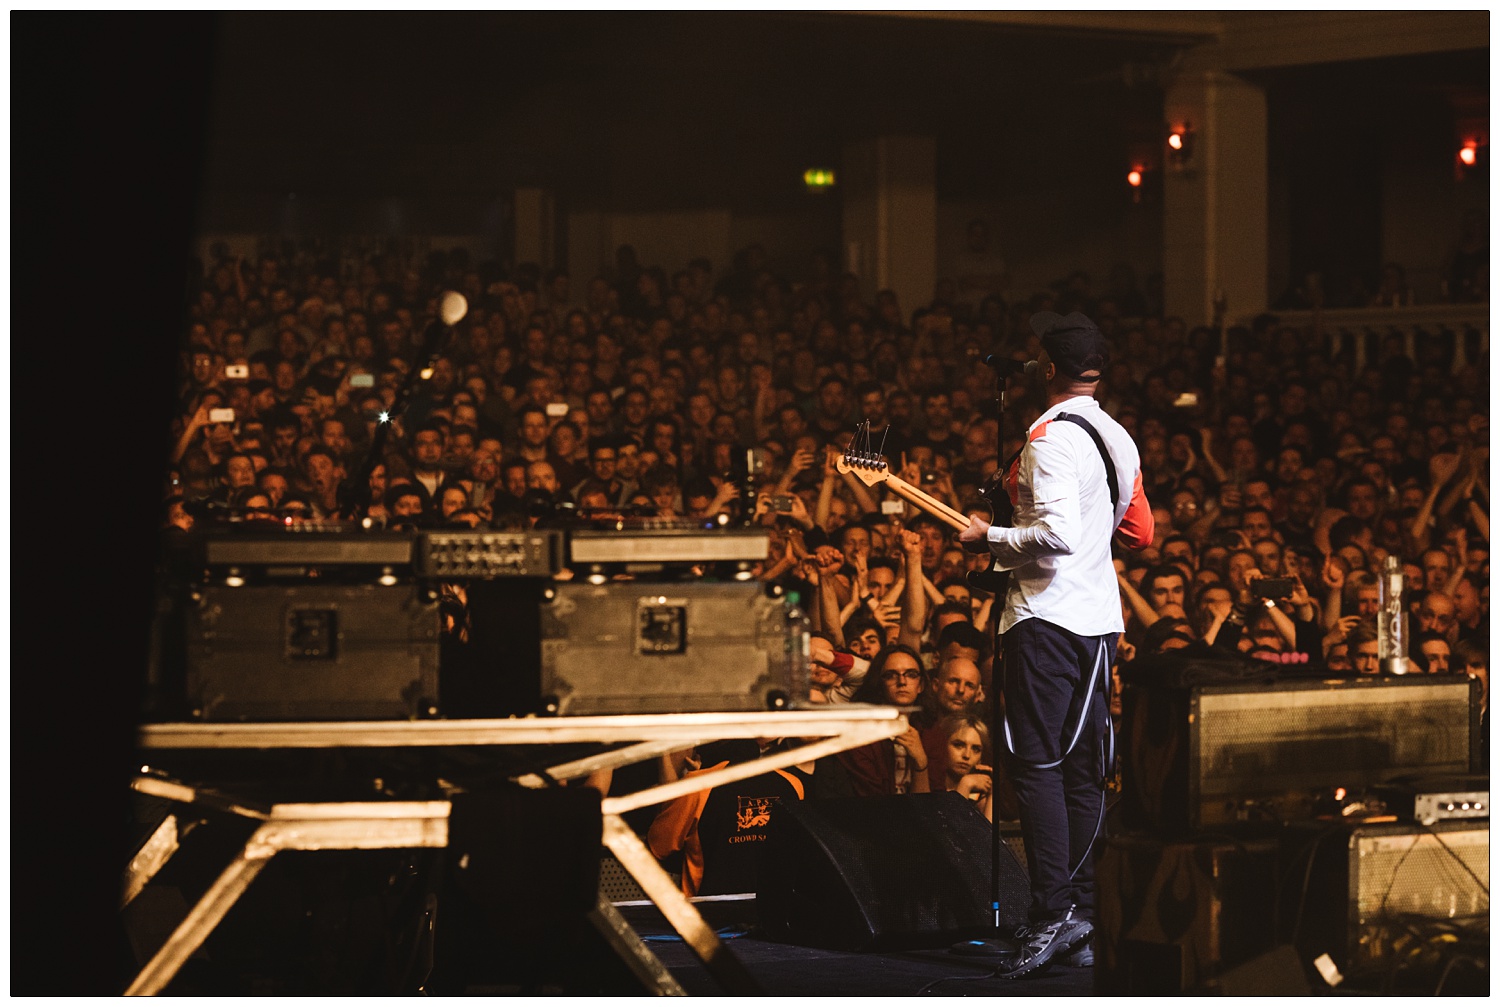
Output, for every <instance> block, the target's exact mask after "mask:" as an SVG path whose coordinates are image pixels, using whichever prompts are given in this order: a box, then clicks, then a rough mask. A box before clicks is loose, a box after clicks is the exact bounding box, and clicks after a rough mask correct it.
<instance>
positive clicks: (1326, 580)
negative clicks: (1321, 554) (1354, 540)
mask: <svg viewBox="0 0 1500 1007" xmlns="http://www.w3.org/2000/svg"><path fill="white" fill-rule="evenodd" d="M1323 586H1324V587H1326V588H1328V590H1330V591H1338V590H1342V589H1343V586H1344V567H1343V564H1342V563H1335V562H1334V554H1333V553H1329V554H1328V555H1327V556H1326V557H1325V558H1324V560H1323Z"/></svg>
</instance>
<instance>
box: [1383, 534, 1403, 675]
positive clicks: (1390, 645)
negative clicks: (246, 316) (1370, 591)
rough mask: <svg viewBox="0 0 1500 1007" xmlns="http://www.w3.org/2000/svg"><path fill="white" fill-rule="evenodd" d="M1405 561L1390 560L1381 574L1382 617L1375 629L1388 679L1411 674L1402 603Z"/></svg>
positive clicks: (1398, 559)
mask: <svg viewBox="0 0 1500 1007" xmlns="http://www.w3.org/2000/svg"><path fill="white" fill-rule="evenodd" d="M1405 579H1406V578H1405V577H1404V576H1403V575H1402V567H1401V557H1399V556H1387V557H1386V558H1385V568H1384V569H1383V570H1381V571H1380V614H1379V616H1378V617H1377V618H1376V623H1375V629H1376V632H1377V633H1378V634H1379V638H1380V670H1381V671H1382V672H1383V673H1385V674H1387V675H1405V674H1406V673H1407V672H1409V671H1410V670H1411V662H1410V661H1409V660H1408V659H1407V656H1406V647H1407V632H1406V608H1405V606H1404V605H1403V604H1402V602H1401V593H1402V591H1401V589H1402V587H1403V584H1404V581H1405Z"/></svg>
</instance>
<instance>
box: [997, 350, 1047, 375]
mask: <svg viewBox="0 0 1500 1007" xmlns="http://www.w3.org/2000/svg"><path fill="white" fill-rule="evenodd" d="M984 362H985V364H986V365H988V366H990V367H993V368H994V369H995V370H997V371H999V372H1000V373H1001V374H1002V375H1007V374H1019V373H1021V372H1022V371H1024V372H1025V373H1026V376H1027V377H1030V376H1031V375H1033V374H1035V373H1036V369H1037V362H1036V361H1035V360H1028V361H1026V362H1025V363H1022V362H1021V361H1019V360H1012V359H1011V358H1010V357H1002V356H1000V355H998V354H995V353H991V354H990V355H989V356H987V357H985V358H984Z"/></svg>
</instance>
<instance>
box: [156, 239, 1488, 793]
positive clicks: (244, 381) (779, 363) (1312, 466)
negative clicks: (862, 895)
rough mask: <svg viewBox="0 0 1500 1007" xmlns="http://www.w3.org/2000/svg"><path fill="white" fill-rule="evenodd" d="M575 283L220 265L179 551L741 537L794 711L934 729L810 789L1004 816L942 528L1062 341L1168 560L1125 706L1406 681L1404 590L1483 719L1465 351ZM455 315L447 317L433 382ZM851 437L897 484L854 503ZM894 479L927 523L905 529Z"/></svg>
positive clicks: (1074, 306) (192, 357) (1429, 645)
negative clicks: (953, 804)
mask: <svg viewBox="0 0 1500 1007" xmlns="http://www.w3.org/2000/svg"><path fill="white" fill-rule="evenodd" d="M981 265H982V263H981ZM579 279H580V278H574V277H571V276H569V275H568V274H567V273H566V272H564V271H561V270H556V269H554V270H542V269H539V268H535V267H531V266H527V265H520V266H517V267H515V268H512V269H508V270H505V269H501V268H499V267H497V266H495V265H494V264H493V263H487V262H486V263H478V262H474V261H471V259H470V258H469V256H468V255H466V254H465V253H464V252H463V251H462V250H453V251H450V252H435V253H432V254H431V255H428V256H426V257H425V258H424V259H420V260H416V261H413V260H411V259H409V258H407V257H404V256H402V255H400V254H383V255H371V256H369V257H367V258H364V259H363V260H348V259H344V260H340V259H339V258H337V257H322V256H320V255H319V254H318V253H317V252H316V251H315V250H309V249H305V248H297V247H287V248H284V249H268V250H267V251H266V252H265V253H264V254H261V255H260V256H258V257H257V258H255V259H254V260H253V261H244V260H241V259H239V258H236V257H232V256H230V255H228V254H227V253H222V254H219V255H217V256H215V257H214V259H213V261H208V262H206V263H204V268H203V273H202V283H201V285H200V287H199V289H198V290H197V291H196V294H195V300H194V301H193V304H192V312H191V321H190V327H189V331H188V333H187V339H186V341H185V350H184V359H183V368H182V376H181V385H180V388H179V391H180V415H179V417H178V419H177V421H176V428H175V429H174V431H173V432H172V437H171V438H170V441H169V445H168V449H169V450H170V451H171V453H172V459H173V464H174V467H173V471H172V477H171V486H170V487H168V489H167V496H166V506H165V523H166V524H167V526H169V527H172V528H190V527H192V526H193V525H194V524H195V523H199V522H206V521H207V522H212V521H261V520H265V521H282V522H295V521H304V520H326V519H333V518H338V519H343V520H353V521H356V522H360V523H367V525H380V526H387V527H398V526H417V527H431V526H442V525H449V526H465V527H498V528H517V527H525V526H528V525H534V524H537V523H539V522H554V523H557V522H566V521H569V520H573V521H577V520H586V519H588V518H589V517H590V516H591V515H599V514H606V513H618V514H622V515H626V516H640V517H643V518H644V517H648V516H649V517H651V518H655V519H658V520H660V519H681V520H683V521H701V520H706V519H715V518H717V516H718V515H725V516H726V517H725V520H727V521H731V522H734V523H749V524H758V525H763V526H765V527H766V528H768V529H769V534H770V540H771V547H770V554H769V556H768V558H767V559H766V560H765V561H764V562H763V563H761V564H759V565H758V566H757V567H756V568H755V570H754V575H755V576H757V577H758V578H760V579H762V580H777V581H779V582H782V583H783V584H785V585H787V586H788V587H789V588H791V589H795V590H796V591H798V593H799V596H800V597H801V598H802V599H804V603H805V605H806V607H807V609H808V611H809V614H810V616H811V619H812V623H813V629H814V635H815V641H814V651H813V656H814V668H813V678H814V683H813V690H814V699H815V700H819V701H826V702H843V701H849V700H858V701H871V702H880V703H897V704H900V705H908V706H918V707H920V708H921V709H922V713H921V714H918V715H914V716H913V717H912V723H913V725H914V727H913V731H912V736H911V737H907V738H905V739H900V740H899V743H898V744H897V745H895V746H889V745H887V746H884V747H881V748H880V749H879V750H878V751H872V753H866V754H865V755H864V756H860V755H859V754H858V753H857V752H856V753H854V757H852V758H846V759H842V760H840V761H839V762H838V766H837V771H836V772H835V771H825V772H824V773H823V776H824V780H825V781H829V782H827V783H826V785H827V786H829V787H833V786H838V787H842V788H847V789H848V791H849V792H852V793H871V794H874V793H899V792H920V791H927V790H942V789H959V790H963V791H964V792H965V793H967V794H969V795H970V796H972V797H974V798H975V799H977V800H980V801H982V802H984V803H985V805H986V807H989V806H990V803H991V801H993V802H994V808H993V810H994V811H995V812H997V813H1000V814H1002V815H1007V814H1010V813H1011V812H1010V810H1009V808H1008V807H1007V800H1006V794H1005V793H1004V792H1003V790H1004V788H1003V787H1001V786H995V787H993V788H991V786H990V785H989V783H988V780H989V779H990V777H989V776H987V775H985V774H982V773H976V772H974V771H973V770H974V769H975V768H976V767H977V766H979V765H981V764H983V765H989V764H992V763H994V762H995V756H994V753H993V752H992V751H991V746H990V740H991V739H990V738H989V731H988V728H987V727H986V723H987V720H988V718H987V717H986V716H984V715H983V714H982V712H981V711H982V709H983V703H984V701H985V700H986V699H993V698H994V696H993V693H994V690H993V688H992V687H991V685H990V683H991V681H992V675H991V664H992V660H993V657H994V655H993V653H992V651H993V649H994V648H993V645H992V640H991V624H992V620H993V619H994V618H996V617H997V616H998V608H999V605H998V603H997V602H996V601H995V599H994V598H993V597H992V596H991V595H990V594H989V593H988V591H987V590H986V589H985V587H984V583H985V581H984V578H983V577H982V576H978V577H971V576H968V575H969V574H971V573H973V574H982V573H983V567H984V565H985V561H986V558H985V557H982V556H981V557H977V558H976V557H974V556H973V555H972V554H966V553H965V552H963V551H962V550H961V549H960V548H959V547H958V545H957V542H956V533H955V532H954V531H953V530H952V528H951V526H950V524H948V523H945V522H944V521H943V520H942V519H941V518H940V517H938V516H935V515H934V513H933V512H934V511H939V510H941V509H942V507H943V506H945V507H947V508H951V509H952V510H954V511H957V512H959V513H969V512H977V513H982V514H984V515H985V516H986V517H987V518H988V517H989V515H990V514H991V507H990V504H989V500H990V499H991V498H992V497H995V496H998V494H997V493H996V492H995V488H994V487H995V484H996V479H995V474H996V471H997V469H998V468H999V467H1000V464H1001V462H1002V461H1004V460H1006V459H1008V458H1009V457H1010V456H1011V455H1012V453H1013V452H1015V451H1017V450H1019V448H1020V446H1021V444H1022V443H1023V438H1024V436H1025V432H1026V429H1027V426H1028V425H1029V424H1030V422H1031V421H1032V420H1033V419H1035V418H1036V417H1037V416H1038V415H1039V414H1040V412H1041V410H1042V409H1043V408H1044V405H1045V404H1044V403H1043V402H1042V401H1041V399H1040V394H1041V393H1040V391H1039V390H1038V389H1036V388H1034V387H1032V386H1031V385H1030V384H1029V383H1028V379H1027V377H1026V376H1025V374H1024V373H1022V372H1021V371H1020V368H1019V367H1018V366H1009V364H1010V362H1015V363H1016V364H1019V362H1022V361H1025V360H1027V359H1031V358H1034V357H1035V356H1036V355H1037V352H1038V349H1039V347H1038V345H1037V344H1036V341H1035V338H1034V337H1032V336H1031V335H1030V329H1029V327H1028V325H1027V320H1028V319H1029V317H1030V316H1031V315H1032V314H1033V313H1034V312H1037V311H1041V310H1052V311H1057V312H1061V313H1067V312H1070V311H1075V310H1076V311H1082V312H1084V313H1085V314H1087V315H1088V316H1089V317H1090V318H1092V319H1094V320H1095V321H1096V322H1097V324H1098V325H1099V327H1100V329H1101V330H1102V331H1103V332H1104V333H1105V335H1106V336H1107V337H1109V339H1110V342H1111V345H1112V358H1111V361H1110V363H1109V366H1108V368H1107V370H1106V372H1105V377H1104V380H1103V382H1102V383H1101V384H1100V386H1099V390H1098V397H1099V399H1100V400H1101V401H1102V403H1103V405H1104V407H1105V409H1106V410H1107V411H1108V412H1109V413H1110V414H1111V415H1113V416H1114V417H1116V418H1117V419H1118V420H1119V421H1120V423H1121V424H1123V425H1124V426H1125V427H1126V429H1127V430H1129V431H1130V433H1131V434H1132V436H1133V437H1134V438H1135V441H1136V443H1137V445H1138V447H1139V450H1140V455H1141V459H1142V468H1143V478H1144V483H1145V490H1146V493H1147V495H1148V497H1149V499H1150V501H1151V503H1152V506H1153V508H1154V511H1155V518H1156V540H1155V541H1154V542H1153V543H1152V544H1151V545H1150V546H1149V547H1148V548H1145V549H1143V550H1140V551H1137V552H1131V551H1126V550H1120V551H1119V552H1118V558H1117V560H1116V563H1115V566H1116V570H1117V573H1118V580H1119V594H1120V604H1121V606H1122V609H1123V611H1124V614H1125V619H1126V625H1127V630H1126V632H1125V634H1124V636H1123V637H1122V639H1121V642H1120V646H1119V662H1120V665H1119V667H1118V668H1117V669H1116V673H1117V675H1123V676H1124V677H1125V678H1126V679H1128V677H1129V668H1130V665H1131V664H1132V663H1134V662H1138V661H1141V660H1143V659H1145V658H1147V657H1149V656H1152V655H1159V654H1162V653H1165V652H1168V651H1180V652H1181V653H1182V654H1183V655H1192V654H1196V655H1201V656H1204V657H1213V656H1215V655H1219V656H1238V657H1241V658H1247V659H1254V660H1264V661H1272V662H1276V663H1281V664H1289V665H1309V666H1319V667H1326V669H1327V670H1328V672H1329V673H1331V674H1335V675H1337V674H1348V675H1355V674H1380V673H1388V672H1390V671H1393V670H1399V668H1393V667H1392V665H1391V664H1390V663H1389V662H1387V663H1382V662H1381V660H1380V651H1379V643H1380V641H1379V635H1378V627H1377V615H1378V610H1379V607H1380V600H1381V597H1382V595H1381V580H1382V578H1383V577H1384V578H1387V579H1388V580H1390V581H1391V582H1395V580H1394V578H1393V575H1399V584H1400V590H1401V597H1402V606H1403V608H1404V610H1405V611H1406V613H1407V614H1408V620H1409V622H1408V626H1407V630H1406V634H1405V636H1406V638H1407V640H1408V651H1409V656H1410V670H1409V673H1460V672H1465V673H1467V674H1469V675H1470V676H1473V677H1478V678H1479V679H1481V681H1483V682H1485V683H1486V688H1487V661H1488V658H1487V653H1488V622H1489V519H1488V509H1489V476H1488V472H1489V467H1488V461H1489V459H1488V440H1489V438H1488V409H1489V379H1488V369H1487V365H1488V355H1487V348H1485V347H1484V346H1483V345H1482V344H1481V343H1480V342H1479V341H1478V340H1477V338H1476V335H1475V334H1473V333H1452V332H1440V331H1432V332H1428V333H1425V334H1421V335H1419V337H1418V338H1417V340H1416V343H1415V351H1416V352H1415V358H1412V357H1410V356H1408V355H1407V349H1406V344H1405V343H1404V342H1403V340H1401V339H1400V338H1387V339H1380V338H1379V337H1378V335H1377V336H1376V337H1374V338H1373V339H1372V344H1371V345H1372V348H1371V351H1370V352H1369V353H1368V354H1358V355H1356V354H1355V353H1354V352H1353V349H1352V346H1351V343H1350V341H1349V340H1332V339H1330V338H1328V337H1329V334H1328V333H1325V332H1322V331H1319V330H1317V329H1308V328H1298V327H1292V326H1288V325H1283V324H1281V323H1280V322H1279V321H1278V319H1277V318H1276V317H1275V315H1274V314H1267V315H1263V316H1260V317H1258V318H1256V319H1255V320H1254V321H1253V322H1250V323H1247V324H1245V325H1242V326H1236V325H1231V326H1229V327H1228V328H1211V327H1206V326H1197V327H1194V326H1189V325H1186V324H1185V323H1184V322H1183V320H1182V319H1181V318H1177V317H1172V316H1164V315H1163V314H1162V313H1161V312H1160V311H1159V309H1158V310H1155V311H1153V310H1152V307H1151V305H1152V302H1153V298H1150V297H1147V296H1145V295H1144V294H1143V293H1142V292H1141V291H1139V290H1138V289H1136V287H1135V283H1134V280H1133V278H1132V276H1131V273H1130V271H1129V270H1124V269H1122V270H1118V271H1116V273H1115V274H1114V275H1113V276H1112V277H1111V282H1110V289H1109V290H1107V291H1096V290H1093V289H1091V287H1090V284H1089V280H1088V277H1087V276H1085V275H1083V274H1081V273H1077V274H1074V275H1073V276H1071V277H1069V278H1068V279H1067V280H1066V281H1062V282H1059V283H1057V284H1055V285H1053V286H1051V287H1049V288H1047V289H1044V290H1041V291H1037V292H1029V291H1028V292H1026V293H1025V294H1024V295H1018V294H1017V293H1016V292H1014V291H1011V290H1007V289H1005V287H1004V285H1003V277H1001V276H998V275H987V274H985V273H984V272H982V271H981V272H978V273H976V275H974V276H963V277H957V278H955V279H951V280H944V281H943V282H942V283H940V285H939V289H938V291H937V296H936V297H935V298H934V299H933V300H932V301H931V302H929V303H926V304H920V305H909V304H901V303H900V301H899V300H898V298H897V296H896V295H895V293H893V292H892V291H890V290H880V291H870V290H868V289H866V288H865V287H863V286H862V285H861V283H860V281H859V280H858V279H857V278H855V277H853V276H848V275H842V276H841V275H838V274H837V273H836V272H834V271H833V270H832V268H831V267H830V265H829V257H828V256H826V255H814V256H813V257H812V259H811V265H810V266H809V267H808V269H807V270H806V271H805V275H803V276H801V277H798V278H797V282H790V281H789V280H787V279H786V278H783V277H782V276H779V275H777V274H776V273H775V272H773V271H772V270H771V269H770V268H768V266H767V263H766V257H765V255H764V253H763V252H762V251H761V250H760V249H758V248H750V249H746V250H744V251H743V252H741V253H740V254H739V255H737V256H736V257H735V260H734V262H733V264H732V266H731V268H729V269H726V270H722V271H719V270H716V268H715V264H713V263H710V262H709V261H707V260H704V259H695V260H693V261H692V262H689V263H686V264H685V265H682V266H681V268H677V269H675V271H668V270H667V269H664V268H662V267H658V266H654V265H643V264H641V263H639V262H638V261H637V260H636V256H635V254H634V252H633V251H632V250H631V249H629V248H628V247H624V248H621V249H620V251H619V254H618V256H617V258H616V262H615V265H614V267H613V268H612V269H611V270H609V271H607V272H606V273H605V274H603V275H599V276H594V277H588V278H587V279H586V280H584V281H582V282H579ZM447 290H455V291H458V292H460V293H462V294H463V295H464V296H465V297H466V299H467V304H468V310H467V313H466V315H465V316H464V318H463V319H462V321H460V322H459V323H458V324H457V325H456V326H454V327H453V328H452V329H451V331H441V332H439V333H438V336H439V341H438V343H437V344H436V347H435V349H436V354H435V356H433V357H432V358H431V359H428V358H427V355H426V353H425V352H424V346H425V344H426V340H427V338H428V335H429V332H430V330H429V326H430V322H431V320H432V319H433V318H434V317H435V315H436V311H437V304H438V299H439V297H440V295H441V294H442V292H444V291H447ZM1465 340H1466V342H1465ZM1460 343H1462V346H1460V345H1459V344H1460ZM1459 350H1462V352H1461V353H1459V352H1458V351H1459ZM992 354H993V355H994V356H993V357H992V356H991V355H992ZM1356 359H1358V360H1360V361H1362V362H1363V369H1362V370H1358V371H1356V369H1355V367H1356V364H1355V361H1356ZM997 364H998V365H999V366H997ZM997 373H1008V377H1007V378H1005V379H1004V381H1003V384H1004V391H1005V394H1004V410H1003V415H998V414H999V409H998V406H999V401H998V399H999V397H998V395H997V391H998V389H997V382H996V374H997ZM856 437H857V438H858V439H859V442H860V443H866V438H868V441H867V443H868V444H869V445H870V446H871V448H872V449H874V450H876V451H878V452H880V453H881V454H883V456H884V457H885V458H886V459H887V460H888V461H889V470H888V474H887V473H880V472H871V471H868V470H865V471H863V474H862V475H861V472H859V471H841V468H843V469H846V468H847V467H841V466H840V465H839V460H840V458H841V457H842V456H843V453H844V451H845V450H846V449H847V448H848V447H849V446H850V444H851V442H852V441H854V440H855V438H856ZM372 448H379V450H378V451H376V450H372ZM890 476H895V477H896V478H898V479H900V480H902V481H904V482H905V483H907V484H909V485H911V486H913V487H917V488H918V489H919V490H920V491H921V492H922V493H924V494H925V495H927V496H928V497H930V498H932V499H933V500H935V501H937V502H938V504H940V505H942V506H938V505H929V506H928V507H927V508H919V507H916V506H914V505H912V504H911V503H900V504H899V505H898V504H897V503H896V501H899V500H900V499H901V498H900V497H898V496H896V495H895V494H893V493H892V492H891V490H890V485H889V477H890ZM1388 565H1389V567H1390V569H1388ZM1116 693H1118V690H1116ZM1117 712H1118V711H1117ZM699 761H700V760H698V759H697V758H696V757H695V756H694V754H693V753H691V752H689V753H679V754H678V756H677V757H676V758H674V759H668V760H666V761H665V762H664V764H663V766H662V767H661V772H662V773H663V774H666V775H671V774H676V773H680V772H686V771H691V770H692V769H693V768H695V767H696V765H697V764H698V762H699ZM825 761H827V760H825ZM835 777H837V778H838V779H839V781H840V782H838V783H837V784H835V783H833V782H831V781H832V780H833V779H834V778H835Z"/></svg>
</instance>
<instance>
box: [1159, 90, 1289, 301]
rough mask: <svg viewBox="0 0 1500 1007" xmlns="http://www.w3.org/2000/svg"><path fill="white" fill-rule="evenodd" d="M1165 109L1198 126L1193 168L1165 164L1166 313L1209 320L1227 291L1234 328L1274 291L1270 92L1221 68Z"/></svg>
mask: <svg viewBox="0 0 1500 1007" xmlns="http://www.w3.org/2000/svg"><path fill="white" fill-rule="evenodd" d="M1163 111H1164V112H1165V113H1166V120H1167V125H1172V126H1175V125H1181V124H1184V123H1186V124H1189V125H1190V126H1191V127H1192V130H1193V137H1192V145H1193V146H1192V153H1191V158H1190V159H1189V160H1188V161H1187V163H1186V164H1185V166H1183V167H1182V168H1175V167H1173V166H1171V164H1170V163H1169V164H1168V165H1167V167H1166V168H1164V171H1165V177H1164V179H1163V192H1164V201H1165V214H1164V221H1163V225H1164V226H1163V234H1164V237H1163V249H1162V252H1163V260H1164V261H1163V266H1164V270H1163V272H1164V280H1165V284H1166V290H1165V293H1166V302H1167V304H1166V307H1167V313H1168V314H1173V315H1180V316H1182V318H1183V320H1184V321H1185V322H1187V324H1188V325H1198V324H1206V323H1208V322H1210V321H1212V319H1213V313H1214V310H1213V303H1214V296H1215V294H1216V292H1218V291H1220V290H1222V291H1223V292H1224V296H1225V299H1226V301H1227V311H1226V323H1228V322H1229V321H1231V320H1235V319H1246V318H1249V317H1250V316H1252V315H1255V314H1257V313H1259V312H1262V311H1264V310H1265V309H1266V306H1267V303H1268V293H1269V292H1268V291H1267V289H1266V287H1267V284H1268V282H1269V281H1268V277H1267V269H1268V261H1267V260H1268V258H1269V244H1268V239H1267V216H1268V213H1267V201H1266V97H1265V92H1264V91H1263V90H1262V89H1261V88H1259V87H1257V86H1256V85H1254V84H1251V83H1249V82H1248V81H1245V80H1243V79H1242V78H1239V77H1236V76H1234V75H1233V74H1229V73H1224V72H1223V71H1217V70H1206V71H1196V72H1192V73H1185V74H1183V75H1182V76H1180V77H1178V79H1177V80H1176V81H1174V82H1173V83H1172V84H1171V85H1170V86H1169V87H1168V89H1167V94H1166V98H1165V102H1164V106H1163ZM1163 149H1164V150H1165V148H1163Z"/></svg>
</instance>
